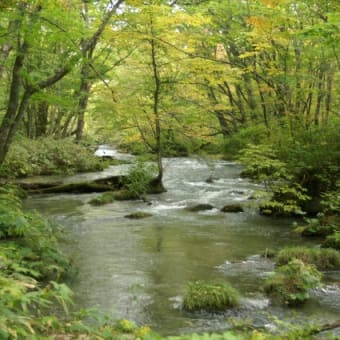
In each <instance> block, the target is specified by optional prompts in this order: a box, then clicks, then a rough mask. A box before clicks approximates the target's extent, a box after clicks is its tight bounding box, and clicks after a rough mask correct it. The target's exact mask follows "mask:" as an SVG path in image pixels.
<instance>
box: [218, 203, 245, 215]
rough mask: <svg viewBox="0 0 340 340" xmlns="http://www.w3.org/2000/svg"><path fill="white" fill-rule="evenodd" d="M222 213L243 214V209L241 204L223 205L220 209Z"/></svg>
mask: <svg viewBox="0 0 340 340" xmlns="http://www.w3.org/2000/svg"><path fill="white" fill-rule="evenodd" d="M221 211H222V212H225V213H238V212H243V211H244V209H243V207H242V205H241V204H237V203H236V204H227V205H225V206H224V207H223V208H222V209H221Z"/></svg>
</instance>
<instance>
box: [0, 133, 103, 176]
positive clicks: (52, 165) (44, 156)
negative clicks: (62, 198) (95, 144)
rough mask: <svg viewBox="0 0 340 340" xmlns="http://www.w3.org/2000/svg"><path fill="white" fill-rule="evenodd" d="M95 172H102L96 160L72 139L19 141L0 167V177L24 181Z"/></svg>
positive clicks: (23, 139) (98, 161)
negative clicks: (42, 177) (45, 176)
mask: <svg viewBox="0 0 340 340" xmlns="http://www.w3.org/2000/svg"><path fill="white" fill-rule="evenodd" d="M94 170H102V164H101V162H100V160H99V158H97V157H95V156H94V155H93V153H92V151H90V150H88V149H87V148H86V147H84V146H82V145H81V144H75V143H74V142H73V141H72V140H71V139H63V140H55V139H53V138H42V139H39V140H27V139H26V138H21V139H19V140H18V142H17V143H15V144H13V145H12V148H11V150H10V152H9V154H8V157H7V158H6V161H5V163H4V164H3V165H2V166H1V167H0V176H2V177H26V176H32V175H51V174H71V173H75V172H84V171H94Z"/></svg>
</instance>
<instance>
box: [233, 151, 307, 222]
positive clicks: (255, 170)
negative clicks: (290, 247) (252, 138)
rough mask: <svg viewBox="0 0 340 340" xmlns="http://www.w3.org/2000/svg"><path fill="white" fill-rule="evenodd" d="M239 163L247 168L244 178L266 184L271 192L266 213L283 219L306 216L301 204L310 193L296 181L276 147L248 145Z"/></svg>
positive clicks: (263, 204) (263, 206)
mask: <svg viewBox="0 0 340 340" xmlns="http://www.w3.org/2000/svg"><path fill="white" fill-rule="evenodd" d="M238 160H239V162H241V163H242V164H243V165H245V166H246V169H245V170H244V171H243V176H247V177H250V178H252V179H254V180H256V181H258V182H260V183H263V184H264V186H265V188H266V190H267V191H269V192H270V193H271V196H270V197H269V198H265V199H264V200H262V202H261V207H260V210H261V213H262V214H264V215H275V216H279V215H289V214H302V213H303V212H302V210H301V204H302V202H304V201H306V200H307V199H308V196H307V195H306V193H305V191H306V190H305V189H304V188H303V187H302V186H301V185H300V184H299V183H297V182H294V181H293V179H294V178H293V175H292V174H291V173H290V170H289V167H288V164H287V163H286V162H284V161H282V160H280V159H278V157H277V154H276V151H275V150H274V148H273V147H272V146H269V145H264V144H260V145H248V146H247V148H245V149H243V150H242V151H241V152H240V155H239V157H238ZM264 197H265V196H264Z"/></svg>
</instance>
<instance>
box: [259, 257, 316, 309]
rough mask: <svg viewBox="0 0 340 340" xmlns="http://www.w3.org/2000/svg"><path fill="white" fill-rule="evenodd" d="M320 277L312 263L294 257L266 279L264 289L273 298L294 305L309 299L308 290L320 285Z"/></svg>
mask: <svg viewBox="0 0 340 340" xmlns="http://www.w3.org/2000/svg"><path fill="white" fill-rule="evenodd" d="M321 277H322V274H321V273H320V272H319V271H318V270H317V269H316V268H315V267H314V266H313V265H309V264H305V263H303V262H302V261H301V260H297V259H294V260H292V261H290V262H289V263H288V264H287V265H284V266H282V267H279V268H278V269H277V271H276V272H275V273H274V275H273V276H271V277H269V278H268V279H267V280H266V282H265V286H264V290H265V292H266V293H267V294H269V295H270V296H271V297H273V298H274V299H275V300H277V301H279V302H281V303H284V304H287V305H289V306H295V305H299V304H303V303H304V302H306V301H307V300H308V299H309V290H310V289H312V288H316V287H317V286H319V285H320V283H321Z"/></svg>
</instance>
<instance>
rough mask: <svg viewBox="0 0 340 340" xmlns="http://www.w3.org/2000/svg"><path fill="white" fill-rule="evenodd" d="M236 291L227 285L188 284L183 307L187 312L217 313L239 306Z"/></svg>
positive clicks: (198, 282) (238, 296)
mask: <svg viewBox="0 0 340 340" xmlns="http://www.w3.org/2000/svg"><path fill="white" fill-rule="evenodd" d="M239 299H240V295H239V293H238V291H237V290H236V289H235V288H233V287H231V286H230V285H229V284H228V283H208V282H203V281H195V282H189V283H188V285H187V288H186V292H185V295H184V301H183V307H184V309H186V310H188V311H197V310H202V309H203V310H207V311H219V310H224V309H225V308H228V307H235V306H237V305H238V304H239Z"/></svg>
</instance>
